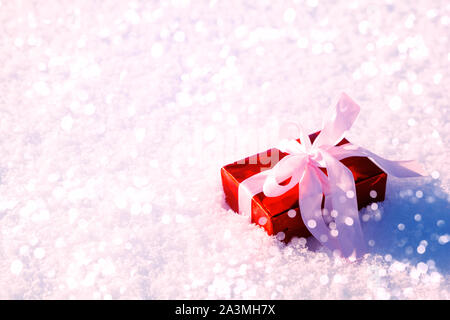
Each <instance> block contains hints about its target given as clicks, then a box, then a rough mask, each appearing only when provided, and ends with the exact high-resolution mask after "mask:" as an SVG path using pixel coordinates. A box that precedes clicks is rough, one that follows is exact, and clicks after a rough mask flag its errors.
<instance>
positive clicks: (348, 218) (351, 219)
mask: <svg viewBox="0 0 450 320" xmlns="http://www.w3.org/2000/svg"><path fill="white" fill-rule="evenodd" d="M321 153H322V156H323V157H324V160H325V163H326V165H327V173H328V179H329V184H330V188H331V190H330V196H331V202H332V206H333V210H335V211H336V212H337V216H335V217H334V221H335V223H336V229H337V231H338V234H337V239H338V240H339V242H340V244H341V254H342V256H344V257H355V258H358V257H360V256H362V255H363V254H364V253H366V252H367V250H366V245H365V240H364V235H363V232H362V228H361V223H360V220H359V213H358V203H357V200H356V188H355V181H354V178H353V174H352V172H351V171H350V170H349V169H348V168H347V167H345V166H344V165H343V164H342V163H341V162H339V161H338V160H337V159H335V158H333V157H332V156H331V155H329V154H328V153H327V152H324V151H322V152H321Z"/></svg>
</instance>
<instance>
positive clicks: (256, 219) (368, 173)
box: [221, 132, 387, 242]
mask: <svg viewBox="0 0 450 320" xmlns="http://www.w3.org/2000/svg"><path fill="white" fill-rule="evenodd" d="M318 134H319V132H316V133H313V134H311V135H309V138H310V140H311V143H313V142H314V140H315V138H316V137H317V135H318ZM297 141H299V142H300V143H301V141H300V140H297ZM348 142H349V141H348V140H346V139H343V140H342V141H341V142H339V143H338V144H337V145H338V146H339V145H342V144H345V143H348ZM277 151H278V152H279V158H278V161H279V160H281V159H282V158H283V157H285V156H286V155H287V154H286V153H282V152H281V151H279V150H277V149H270V150H267V151H265V152H262V153H259V154H257V155H253V156H251V157H247V158H245V159H242V160H239V161H236V162H234V163H231V164H228V165H226V166H224V167H222V169H221V176H222V185H223V190H224V193H225V200H226V202H227V203H228V205H229V206H230V208H231V209H233V210H234V211H235V212H239V206H238V199H239V198H238V189H239V184H240V183H241V182H242V181H244V180H246V179H247V178H249V177H251V176H253V175H255V174H257V173H259V172H261V171H264V170H268V169H270V168H272V167H273V166H274V165H275V164H276V163H277V162H278V161H277V157H272V158H271V155H272V152H277ZM268 158H271V159H272V160H274V161H270V162H269V163H267V162H268V161H267V159H268ZM250 159H252V161H250ZM255 160H256V161H255ZM340 161H341V162H342V163H343V164H344V165H345V166H346V167H347V168H348V169H349V170H350V171H351V172H352V174H353V178H354V179H355V186H356V197H357V202H358V208H359V209H361V208H363V207H365V206H367V205H370V204H371V203H373V202H379V201H383V200H384V196H385V191H386V181H387V174H386V173H385V172H384V171H383V170H381V169H380V168H379V167H378V166H377V165H376V164H375V163H373V162H372V161H371V160H370V159H368V158H365V157H349V158H346V159H342V160H340ZM320 169H321V170H322V171H323V172H324V173H325V174H326V169H325V168H320ZM298 188H299V185H296V186H295V187H294V188H292V189H291V190H289V191H288V192H286V193H285V194H283V195H281V196H279V197H266V196H265V195H264V193H263V192H261V193H258V194H256V195H255V196H254V197H253V198H252V213H251V222H252V223H256V224H258V225H260V226H261V227H262V228H264V229H265V230H266V232H267V233H268V234H269V235H277V234H278V233H280V232H283V233H284V237H281V239H280V240H283V241H285V242H289V241H290V240H291V239H292V238H293V237H309V236H310V235H311V234H310V232H309V231H308V229H307V228H306V226H305V224H304V223H303V220H302V218H301V215H300V209H299V205H298V191H299V190H298ZM371 191H375V192H376V196H374V197H372V196H373V195H374V194H375V193H373V192H372V196H371ZM322 205H323V203H322ZM290 210H295V213H296V214H295V215H294V214H293V211H290ZM288 212H289V214H288Z"/></svg>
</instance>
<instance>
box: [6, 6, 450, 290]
mask: <svg viewBox="0 0 450 320" xmlns="http://www.w3.org/2000/svg"><path fill="white" fill-rule="evenodd" d="M0 3H1V4H0V22H1V38H0V39H1V41H0V65H1V69H0V86H1V91H0V93H1V97H0V154H1V157H0V298H7V299H53V298H62V299H69V298H87V299H111V298H112V299H129V298H140V299H141V298H142V299H165V298H175V299H185V298H200V299H204V298H262V299H271V298H274V299H309V298H331V299H335V298H336V299H352V298H362V299H399V298H400V299H406V298H408V299H427V298H430V299H438V298H440V299H449V298H450V290H449V288H450V287H449V277H450V255H449V253H450V252H449V243H448V242H449V240H450V239H449V237H450V221H449V218H448V215H449V212H450V210H449V194H450V193H449V192H450V176H449V168H450V157H449V156H450V154H449V150H448V145H449V132H450V122H449V120H450V117H449V101H450V72H449V70H450V68H449V65H450V43H449V34H450V4H449V2H448V1H447V0H441V1H428V0H418V1H406V0H405V1H393V0H389V1H331V0H330V1H322V0H305V1H301V0H298V1H269V0H266V1H263V0H261V1H255V0H249V1H233V0H226V1H201V0H191V1H189V0H173V1H134V2H129V3H127V2H126V1H122V0H117V1H112V0H108V1H95V2H93V1H89V0H86V1H45V2H41V1H6V0H4V1H1V2H0ZM342 91H345V92H346V93H347V94H349V95H350V96H351V97H352V98H353V99H354V100H355V101H357V102H358V103H359V104H360V105H361V108H362V110H361V115H360V117H359V119H358V121H357V123H356V124H355V125H354V127H353V128H352V130H351V132H350V133H349V135H348V138H349V139H350V140H351V141H352V142H353V143H356V144H359V145H361V146H363V147H366V148H368V149H370V150H372V151H373V152H376V153H378V154H380V155H382V156H385V157H387V158H389V159H416V160H418V161H420V162H421V163H422V164H424V166H425V167H426V168H427V170H428V172H429V173H430V177H427V178H420V179H404V180H399V179H394V178H390V179H389V181H388V194H387V199H386V201H385V202H384V203H379V204H375V205H372V206H371V207H369V208H367V209H364V210H363V212H361V214H362V217H363V218H362V219H363V220H364V222H363V228H364V231H365V233H366V236H367V239H366V240H367V242H368V244H369V248H370V250H371V253H370V254H368V255H367V256H366V257H365V258H364V259H362V261H359V262H355V263H350V262H347V261H344V260H342V259H340V258H335V257H333V256H332V254H330V253H329V252H328V251H327V250H324V249H321V248H320V247H318V246H317V243H315V242H314V241H313V240H312V239H308V244H307V247H308V248H309V249H308V248H305V247H304V246H303V244H304V239H302V240H298V241H297V242H293V243H291V244H289V245H287V246H286V245H283V244H282V243H280V242H278V241H277V240H276V239H275V238H274V237H269V236H267V235H266V234H265V233H264V231H263V230H261V229H259V228H258V227H257V226H255V225H249V224H248V223H247V222H246V220H245V219H244V218H243V217H240V216H238V215H236V214H234V213H232V212H231V211H230V210H229V209H228V207H227V205H226V204H225V202H224V196H223V192H222V189H221V182H220V176H219V170H220V167H221V166H222V165H224V164H227V163H229V162H232V161H235V160H237V159H240V158H242V157H243V156H246V155H250V154H252V153H255V152H257V151H262V150H265V149H266V148H268V147H271V146H273V145H274V144H275V143H276V142H277V138H278V134H277V132H278V131H277V130H278V129H279V128H280V125H281V124H282V123H283V122H285V121H295V122H298V123H301V124H302V125H303V126H304V127H305V128H306V129H307V130H308V131H309V132H312V131H315V130H318V129H320V125H321V119H322V114H323V112H324V110H325V109H326V108H327V107H328V106H329V105H330V104H334V103H336V101H337V98H338V97H339V95H340V93H341V92H342Z"/></svg>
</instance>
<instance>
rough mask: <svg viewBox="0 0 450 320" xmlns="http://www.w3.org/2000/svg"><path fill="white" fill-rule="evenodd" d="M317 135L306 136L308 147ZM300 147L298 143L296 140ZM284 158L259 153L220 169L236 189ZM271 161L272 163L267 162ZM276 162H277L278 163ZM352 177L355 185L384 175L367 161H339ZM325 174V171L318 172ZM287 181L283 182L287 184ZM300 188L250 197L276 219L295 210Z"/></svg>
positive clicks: (269, 151)
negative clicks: (276, 194) (286, 212)
mask: <svg viewBox="0 0 450 320" xmlns="http://www.w3.org/2000/svg"><path fill="white" fill-rule="evenodd" d="M319 133H320V131H318V132H315V133H313V134H311V135H309V138H310V140H311V143H313V142H314V140H315V139H316V137H317V136H318V134H319ZM297 141H299V142H300V143H301V141H300V140H299V139H298V140H297ZM346 143H349V141H348V140H347V139H345V138H344V139H342V141H340V142H339V143H338V144H337V146H340V145H343V144H346ZM273 152H278V153H279V156H278V157H272V153H273ZM286 155H287V154H286V153H283V152H281V151H279V150H277V149H275V148H272V149H270V150H267V151H265V152H261V153H258V154H256V155H253V156H250V157H247V158H245V159H242V160H239V161H236V162H234V163H231V164H228V165H226V166H224V167H223V168H222V170H224V171H225V172H227V173H228V174H229V175H230V176H231V177H232V178H233V179H234V180H235V183H236V184H237V185H238V184H240V183H241V182H242V181H244V180H245V179H247V178H249V177H251V176H253V175H255V174H257V173H259V172H261V171H264V170H268V169H270V168H272V167H273V166H274V165H275V164H276V163H277V162H278V161H279V160H281V159H282V158H283V157H285V156H286ZM267 159H271V160H272V161H267ZM277 159H278V160H277ZM340 161H341V162H342V163H343V164H344V165H345V166H346V167H347V168H348V169H350V171H351V172H352V174H353V177H354V179H355V184H356V185H357V184H358V183H360V182H362V181H364V180H366V179H369V178H372V177H374V176H377V175H379V174H382V173H384V172H383V170H381V169H380V168H379V167H378V166H377V165H376V164H375V163H373V162H372V161H371V160H370V159H368V158H366V157H349V158H345V159H342V160H340ZM320 169H321V170H322V171H323V172H324V173H325V174H326V169H325V168H320ZM288 182H289V180H287V181H285V182H283V183H282V184H284V183H288ZM298 188H299V185H298V184H297V185H296V186H295V187H294V188H292V189H290V190H289V191H287V192H286V193H285V194H283V195H281V196H278V197H266V196H265V195H264V193H263V192H260V193H258V194H257V195H255V196H254V197H253V200H254V201H256V202H257V203H258V204H259V205H261V206H263V207H264V208H265V209H266V210H267V212H268V214H269V215H270V216H272V217H273V216H276V215H278V214H281V213H283V212H285V211H286V210H289V209H294V208H297V207H298V193H299V189H298Z"/></svg>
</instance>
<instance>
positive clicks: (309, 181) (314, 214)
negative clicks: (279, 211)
mask: <svg viewBox="0 0 450 320" xmlns="http://www.w3.org/2000/svg"><path fill="white" fill-rule="evenodd" d="M322 197H323V195H322V185H321V182H320V179H319V177H318V176H317V174H316V172H315V171H314V169H313V168H312V167H311V166H309V165H308V166H307V167H306V170H305V174H304V175H303V179H302V181H301V183H300V187H299V207H300V215H301V217H302V220H303V223H304V224H305V226H306V227H307V228H308V230H309V231H310V232H311V234H312V235H313V236H314V237H315V238H316V239H317V240H319V242H320V243H321V244H322V245H324V246H326V247H328V248H329V249H331V250H332V251H334V250H339V251H341V245H340V243H339V241H338V239H336V238H335V237H333V236H332V235H331V233H330V229H329V228H328V226H327V225H326V223H325V221H324V219H323V216H322V208H321V206H322Z"/></svg>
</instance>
